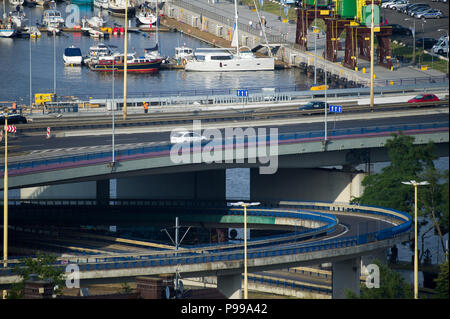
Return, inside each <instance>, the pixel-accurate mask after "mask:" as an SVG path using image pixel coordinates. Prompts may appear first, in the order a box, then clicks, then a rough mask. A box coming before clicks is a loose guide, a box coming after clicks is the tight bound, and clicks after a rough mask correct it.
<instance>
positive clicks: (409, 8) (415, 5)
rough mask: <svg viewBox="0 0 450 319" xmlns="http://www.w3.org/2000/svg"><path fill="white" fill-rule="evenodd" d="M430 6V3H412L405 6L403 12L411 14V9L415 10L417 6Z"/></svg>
mask: <svg viewBox="0 0 450 319" xmlns="http://www.w3.org/2000/svg"><path fill="white" fill-rule="evenodd" d="M421 7H423V8H430V5H429V4H427V3H410V4H408V5H407V6H406V7H404V8H403V11H402V12H403V13H406V14H407V15H411V10H415V9H417V8H421Z"/></svg>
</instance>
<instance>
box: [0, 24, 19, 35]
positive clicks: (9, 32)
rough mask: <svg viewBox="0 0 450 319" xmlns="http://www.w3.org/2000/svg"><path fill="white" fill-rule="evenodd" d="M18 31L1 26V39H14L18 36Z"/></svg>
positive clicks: (7, 26)
mask: <svg viewBox="0 0 450 319" xmlns="http://www.w3.org/2000/svg"><path fill="white" fill-rule="evenodd" d="M16 33H17V30H16V29H14V28H13V27H12V26H11V25H6V26H1V25H0V38H12V37H14V36H15V35H16Z"/></svg>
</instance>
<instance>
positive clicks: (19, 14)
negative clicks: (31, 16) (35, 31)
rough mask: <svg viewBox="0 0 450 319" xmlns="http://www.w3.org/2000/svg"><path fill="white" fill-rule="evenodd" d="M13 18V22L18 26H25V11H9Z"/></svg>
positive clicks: (18, 27)
mask: <svg viewBox="0 0 450 319" xmlns="http://www.w3.org/2000/svg"><path fill="white" fill-rule="evenodd" d="M9 16H10V18H11V23H12V24H13V25H14V26H15V27H16V28H17V29H20V28H22V27H23V26H24V22H25V21H26V20H27V18H26V15H25V13H24V12H23V11H13V12H10V13H9Z"/></svg>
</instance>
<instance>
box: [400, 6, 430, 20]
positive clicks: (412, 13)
mask: <svg viewBox="0 0 450 319" xmlns="http://www.w3.org/2000/svg"><path fill="white" fill-rule="evenodd" d="M428 9H431V7H430V5H428V4H421V5H418V6H416V7H414V8H412V9H410V10H409V11H408V12H407V13H406V14H407V15H410V16H411V17H414V15H415V14H416V13H417V12H420V11H425V10H428Z"/></svg>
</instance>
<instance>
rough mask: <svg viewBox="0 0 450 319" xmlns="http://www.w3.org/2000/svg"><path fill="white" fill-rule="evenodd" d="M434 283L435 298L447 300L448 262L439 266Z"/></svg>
mask: <svg viewBox="0 0 450 319" xmlns="http://www.w3.org/2000/svg"><path fill="white" fill-rule="evenodd" d="M434 281H435V282H436V293H437V294H436V298H440V299H448V261H446V262H445V263H443V264H442V265H441V270H440V272H439V275H438V277H437V278H436V279H435V280H434Z"/></svg>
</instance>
